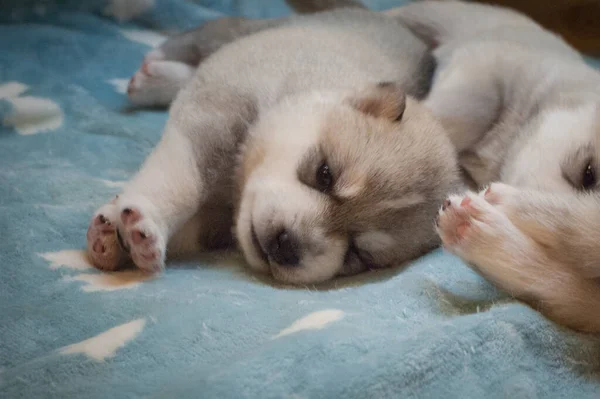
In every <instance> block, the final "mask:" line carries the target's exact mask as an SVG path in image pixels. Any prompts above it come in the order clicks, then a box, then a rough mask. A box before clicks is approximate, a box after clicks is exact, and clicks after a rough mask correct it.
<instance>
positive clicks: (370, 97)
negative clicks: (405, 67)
mask: <svg viewBox="0 0 600 399" xmlns="http://www.w3.org/2000/svg"><path fill="white" fill-rule="evenodd" d="M348 101H349V102H350V104H351V105H352V106H353V107H354V108H356V109H357V110H359V111H361V112H363V113H365V114H367V115H369V116H373V117H375V118H385V119H388V120H391V121H399V120H401V119H402V114H403V113H404V108H405V107H406V94H404V90H402V88H401V87H399V86H398V85H396V84H395V83H393V82H381V83H379V84H377V85H373V86H369V87H368V88H367V89H366V90H364V91H363V92H361V93H359V94H357V95H355V96H352V97H351V98H350V99H349V100H348Z"/></svg>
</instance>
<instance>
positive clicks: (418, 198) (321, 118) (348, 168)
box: [236, 84, 457, 284]
mask: <svg viewBox="0 0 600 399" xmlns="http://www.w3.org/2000/svg"><path fill="white" fill-rule="evenodd" d="M239 178H240V185H241V198H240V203H239V209H238V212H237V220H236V234H237V238H238V241H239V243H240V245H241V247H242V250H243V251H244V254H245V256H246V259H247V261H248V262H249V264H250V266H251V267H252V268H254V269H256V270H259V271H264V272H269V273H271V274H272V275H273V276H274V277H275V278H276V279H278V280H282V281H285V282H289V283H295V284H302V283H312V282H319V281H323V280H327V279H329V278H331V277H333V276H335V275H339V274H353V273H357V272H360V271H362V270H365V269H368V268H378V267H385V266H389V265H392V264H397V263H399V262H402V261H405V260H407V259H410V258H413V257H415V256H418V255H419V254H421V253H423V252H424V251H426V250H428V249H430V248H432V247H433V246H435V245H437V238H436V237H435V234H434V229H433V217H434V215H435V213H436V211H437V208H438V206H439V204H440V202H441V201H442V200H443V198H444V196H445V194H447V193H448V191H450V190H451V189H452V188H453V187H454V186H455V184H456V183H457V173H456V167H455V158H454V152H453V149H452V147H451V144H450V142H449V140H448V139H447V138H446V136H445V134H444V132H443V131H442V128H441V126H440V125H439V124H438V123H437V122H436V121H435V120H434V119H433V117H432V116H431V115H430V114H429V113H428V112H427V111H426V110H425V109H424V108H423V107H421V106H420V105H419V104H417V103H416V102H414V101H412V100H411V99H407V98H405V96H404V95H403V93H402V92H401V91H400V90H399V89H398V88H397V87H396V86H395V85H393V84H380V85H377V86H375V85H374V86H373V87H370V88H368V89H366V90H365V91H362V92H359V93H354V94H349V95H340V94H314V95H311V96H308V97H302V98H297V99H295V100H290V101H287V102H286V103H284V104H281V105H280V106H278V107H277V108H276V109H273V110H271V111H269V112H268V113H267V114H266V115H264V116H263V117H262V118H261V119H260V120H259V121H258V123H257V124H256V126H255V127H254V128H253V129H252V131H251V132H250V138H249V140H248V143H247V145H246V148H245V150H244V151H243V154H242V160H241V165H240V172H239Z"/></svg>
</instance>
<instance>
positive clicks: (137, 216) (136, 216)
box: [121, 208, 142, 226]
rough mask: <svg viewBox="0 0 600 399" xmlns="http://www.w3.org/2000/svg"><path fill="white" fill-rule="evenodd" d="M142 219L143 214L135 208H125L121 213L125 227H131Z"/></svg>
mask: <svg viewBox="0 0 600 399" xmlns="http://www.w3.org/2000/svg"><path fill="white" fill-rule="evenodd" d="M141 219H142V214H141V213H140V211H138V210H137V209H135V208H125V209H123V211H122V212H121V221H122V222H123V224H124V225H125V226H128V225H131V224H133V223H136V222H138V221H139V220H141Z"/></svg>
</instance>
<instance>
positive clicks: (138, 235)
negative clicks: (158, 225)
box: [131, 230, 153, 244]
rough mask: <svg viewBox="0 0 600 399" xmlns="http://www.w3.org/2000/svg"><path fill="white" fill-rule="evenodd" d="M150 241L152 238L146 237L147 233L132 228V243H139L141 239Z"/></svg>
mask: <svg viewBox="0 0 600 399" xmlns="http://www.w3.org/2000/svg"><path fill="white" fill-rule="evenodd" d="M147 239H148V241H149V243H150V242H152V241H153V240H152V238H151V237H148V235H147V234H146V233H144V232H143V231H140V230H133V231H132V232H131V241H133V243H134V244H141V243H142V242H143V241H145V240H147Z"/></svg>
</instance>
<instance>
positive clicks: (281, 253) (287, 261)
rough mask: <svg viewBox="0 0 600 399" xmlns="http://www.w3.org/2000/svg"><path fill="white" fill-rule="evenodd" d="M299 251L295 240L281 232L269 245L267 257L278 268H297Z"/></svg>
mask: <svg viewBox="0 0 600 399" xmlns="http://www.w3.org/2000/svg"><path fill="white" fill-rule="evenodd" d="M299 250H300V248H299V246H298V243H297V242H296V240H294V239H293V238H292V237H291V236H290V234H288V233H287V232H286V231H282V232H281V233H279V234H278V235H277V236H275V238H273V239H272V240H271V242H270V243H269V248H268V255H269V258H271V260H273V261H274V262H275V263H277V264H278V265H280V266H298V263H300V256H299V255H298V252H299Z"/></svg>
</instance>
